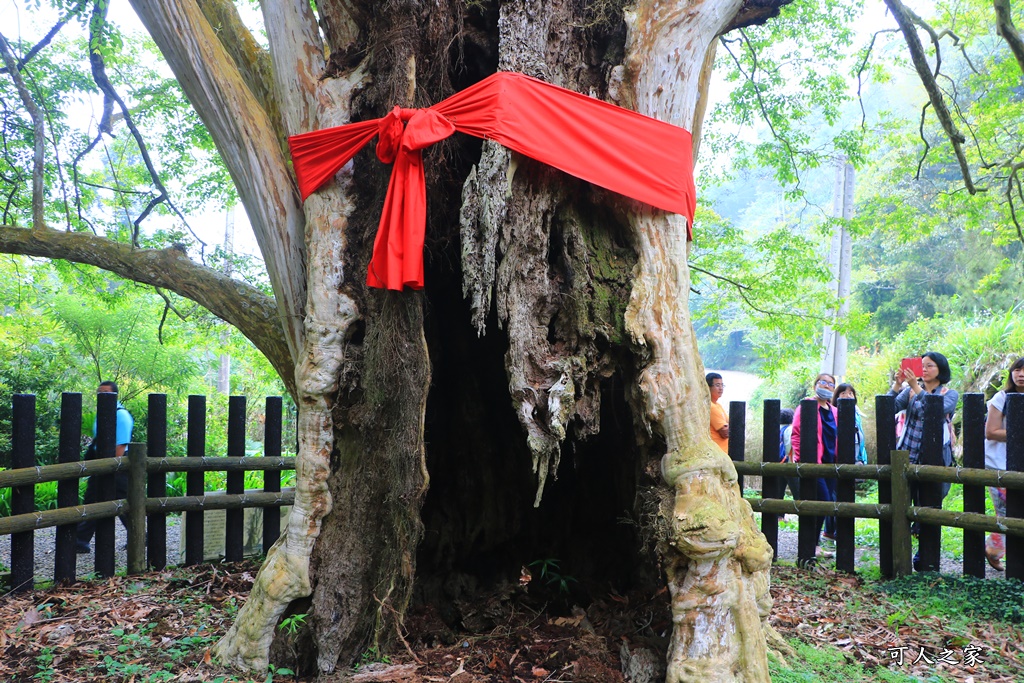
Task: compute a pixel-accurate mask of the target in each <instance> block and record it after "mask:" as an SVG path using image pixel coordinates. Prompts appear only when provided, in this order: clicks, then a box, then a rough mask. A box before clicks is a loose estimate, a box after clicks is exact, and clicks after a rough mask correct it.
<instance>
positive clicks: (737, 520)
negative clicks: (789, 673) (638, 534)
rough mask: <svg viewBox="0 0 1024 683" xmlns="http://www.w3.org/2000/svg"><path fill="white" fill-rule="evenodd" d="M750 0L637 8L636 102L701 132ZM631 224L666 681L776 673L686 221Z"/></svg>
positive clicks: (762, 547)
mask: <svg viewBox="0 0 1024 683" xmlns="http://www.w3.org/2000/svg"><path fill="white" fill-rule="evenodd" d="M740 6H741V3H740V2H739V1H738V0H735V1H733V2H720V3H704V4H702V5H699V6H696V7H685V6H680V5H679V4H678V3H675V2H662V1H660V0H648V1H646V2H638V3H637V4H636V5H635V6H634V8H633V10H632V11H631V12H630V13H629V14H628V15H627V24H628V26H629V36H628V39H627V49H626V60H625V66H626V73H625V77H624V79H623V91H624V92H625V93H626V94H625V98H626V100H627V101H632V102H633V103H634V104H635V107H636V109H637V110H638V111H639V112H640V113H642V114H646V115H648V116H653V117H656V118H660V119H662V120H664V121H668V122H670V123H673V124H675V125H679V126H682V127H684V128H688V129H692V128H693V123H694V119H693V117H694V115H695V113H696V112H697V110H698V107H697V102H698V99H699V96H700V95H699V90H698V80H699V76H700V69H699V68H697V65H699V64H702V63H704V57H705V54H706V52H707V50H708V49H709V47H710V45H711V41H713V40H714V38H715V37H716V36H717V35H718V33H719V32H720V31H722V30H724V29H725V28H726V27H727V26H728V25H729V24H730V22H731V21H732V19H733V17H734V16H735V15H736V14H737V12H738V10H739V8H740ZM629 221H630V224H631V226H632V229H633V237H634V240H635V244H636V247H637V252H638V255H639V259H640V260H639V267H638V271H639V272H638V273H637V276H636V278H635V280H634V287H633V294H632V296H631V299H630V305H629V310H628V312H627V318H626V324H627V328H628V329H629V331H630V333H631V334H632V335H633V338H634V341H635V342H636V343H637V344H638V345H641V346H643V347H646V348H647V349H648V351H649V353H650V358H651V362H650V364H649V365H648V366H647V367H646V368H644V369H643V371H642V372H641V376H640V380H639V385H640V388H641V396H642V400H643V403H642V406H643V408H644V411H645V414H646V417H647V420H648V421H649V422H650V424H651V426H652V427H653V428H654V429H655V430H656V431H657V432H658V433H660V434H662V435H663V436H664V438H665V442H666V447H667V449H666V453H665V455H664V457H663V458H662V474H663V476H664V478H665V480H666V482H667V483H668V484H669V485H670V486H672V487H673V489H674V503H673V504H672V505H671V509H664V510H663V513H662V514H663V517H664V519H665V522H666V524H667V526H668V527H669V529H667V530H666V531H667V538H664V539H663V545H662V553H663V555H664V560H665V570H666V572H667V574H668V581H669V589H670V591H671V594H672V614H673V621H674V628H673V632H672V642H671V646H670V649H669V653H668V674H667V677H666V681H668V682H669V683H675V682H676V681H698V680H701V681H704V680H711V681H768V680H770V677H769V675H768V661H767V646H766V631H767V630H769V629H770V628H771V627H770V626H768V624H767V617H768V613H769V611H770V609H771V596H770V594H769V592H768V589H769V570H770V568H771V561H772V551H771V547H770V546H769V545H768V543H767V542H766V541H765V539H764V537H763V536H762V535H761V534H760V532H759V531H758V530H757V528H756V526H755V523H754V516H753V512H752V511H751V509H750V506H749V504H747V503H746V502H745V501H744V500H743V499H742V492H741V491H740V490H739V487H738V485H737V478H736V471H735V469H734V468H733V466H732V463H731V462H730V460H729V458H728V456H727V455H726V454H725V453H723V452H722V451H721V450H720V449H718V448H717V447H716V446H715V444H714V443H713V442H712V441H711V438H710V434H709V429H708V424H710V413H709V411H710V403H709V402H710V398H709V395H708V392H707V388H706V386H707V385H706V383H705V382H704V368H703V364H702V363H701V361H700V355H699V354H698V352H697V343H696V338H695V336H694V332H693V327H692V325H691V323H690V315H689V308H688V299H689V290H690V277H689V268H688V266H687V252H688V247H689V245H688V243H687V241H686V224H685V220H684V219H683V218H682V217H681V216H678V215H669V214H665V213H663V212H657V211H652V210H650V209H648V208H634V209H633V210H631V211H629ZM666 507H668V506H666Z"/></svg>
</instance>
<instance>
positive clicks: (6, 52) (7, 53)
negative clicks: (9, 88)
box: [0, 34, 46, 230]
mask: <svg viewBox="0 0 1024 683" xmlns="http://www.w3.org/2000/svg"><path fill="white" fill-rule="evenodd" d="M0 53H3V58H4V63H5V64H6V65H7V72H8V73H9V74H10V75H11V79H12V80H13V81H14V86H15V87H16V88H17V89H18V95H19V96H21V101H22V103H23V104H24V105H25V109H27V110H28V113H29V116H31V117H32V128H33V131H32V137H33V141H34V142H35V149H34V151H33V153H32V227H33V228H35V229H37V230H41V229H42V228H44V227H45V226H46V218H45V216H44V215H43V202H44V201H45V197H44V196H43V170H44V168H45V158H44V156H43V152H44V150H45V145H46V135H45V133H46V131H45V129H44V127H43V113H42V112H41V111H40V110H39V105H37V104H36V103H35V100H33V99H32V94H31V93H30V92H29V91H28V88H27V87H26V86H25V81H24V80H23V79H22V77H21V69H20V68H19V67H18V65H17V63H16V62H15V61H14V53H13V52H12V51H11V46H10V44H9V43H8V42H7V38H5V37H4V35H3V34H0Z"/></svg>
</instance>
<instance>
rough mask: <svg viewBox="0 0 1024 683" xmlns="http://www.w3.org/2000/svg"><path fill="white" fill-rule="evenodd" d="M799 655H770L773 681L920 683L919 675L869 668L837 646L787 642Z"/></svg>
mask: <svg viewBox="0 0 1024 683" xmlns="http://www.w3.org/2000/svg"><path fill="white" fill-rule="evenodd" d="M786 642H788V643H789V644H790V646H791V647H792V648H793V649H794V650H795V652H796V654H795V655H793V656H787V657H786V658H785V662H782V661H780V660H779V659H778V658H777V657H775V656H772V655H769V659H768V671H769V673H770V674H771V677H772V683H820V682H821V681H843V683H860V682H861V681H864V682H865V683H867V682H868V681H880V682H881V683H918V682H919V681H920V679H919V678H917V677H915V676H909V675H907V674H904V673H901V672H899V671H890V670H889V669H885V668H882V667H873V668H868V667H865V666H864V665H863V664H861V663H860V662H858V661H857V660H856V659H854V658H853V657H852V656H850V655H849V654H847V653H846V652H843V651H842V650H840V649H839V648H837V647H832V646H829V645H824V646H822V645H810V644H808V643H804V642H803V641H801V640H799V639H798V638H789V639H787V641H786Z"/></svg>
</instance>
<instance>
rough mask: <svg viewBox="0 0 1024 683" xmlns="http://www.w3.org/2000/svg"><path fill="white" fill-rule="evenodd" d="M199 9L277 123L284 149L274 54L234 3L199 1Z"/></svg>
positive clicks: (279, 137) (274, 123)
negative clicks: (275, 87) (276, 91)
mask: <svg viewBox="0 0 1024 683" xmlns="http://www.w3.org/2000/svg"><path fill="white" fill-rule="evenodd" d="M198 2H199V9H201V10H202V11H203V16H205V17H206V20H207V21H208V22H210V26H211V27H212V28H213V32H214V33H216V34H217V38H218V39H219V40H220V44H221V45H223V46H224V49H225V50H227V52H228V54H229V55H231V59H232V60H234V62H235V66H236V67H238V72H239V74H241V76H242V80H243V81H245V84H246V85H247V86H249V90H250V91H251V92H252V94H253V96H255V97H256V99H257V100H258V101H259V103H260V105H261V106H262V107H263V110H264V111H265V112H267V118H269V119H270V121H271V123H273V125H274V128H275V130H276V131H277V136H278V139H279V140H280V141H281V146H282V149H284V148H285V146H286V144H287V136H286V135H285V130H284V122H283V121H282V119H281V109H280V106H279V105H278V102H277V96H276V95H275V94H274V75H273V72H272V69H273V67H272V66H271V62H270V55H269V54H268V53H267V51H266V50H264V49H263V48H262V47H260V44H259V43H257V42H256V39H255V38H254V37H253V35H252V32H251V31H250V30H249V29H248V28H247V27H246V25H245V24H244V23H243V22H242V17H240V16H239V14H238V8H237V7H235V3H233V2H231V0H198Z"/></svg>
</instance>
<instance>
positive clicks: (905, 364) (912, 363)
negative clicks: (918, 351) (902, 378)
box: [900, 358, 922, 377]
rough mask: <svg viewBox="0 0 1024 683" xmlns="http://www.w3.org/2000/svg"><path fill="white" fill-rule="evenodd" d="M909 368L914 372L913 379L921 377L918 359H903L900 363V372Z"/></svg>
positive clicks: (919, 360)
mask: <svg viewBox="0 0 1024 683" xmlns="http://www.w3.org/2000/svg"><path fill="white" fill-rule="evenodd" d="M907 368H910V369H911V370H913V371H914V377H920V376H921V372H922V370H921V359H920V358H904V359H903V360H901V361H900V370H906V369H907Z"/></svg>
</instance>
